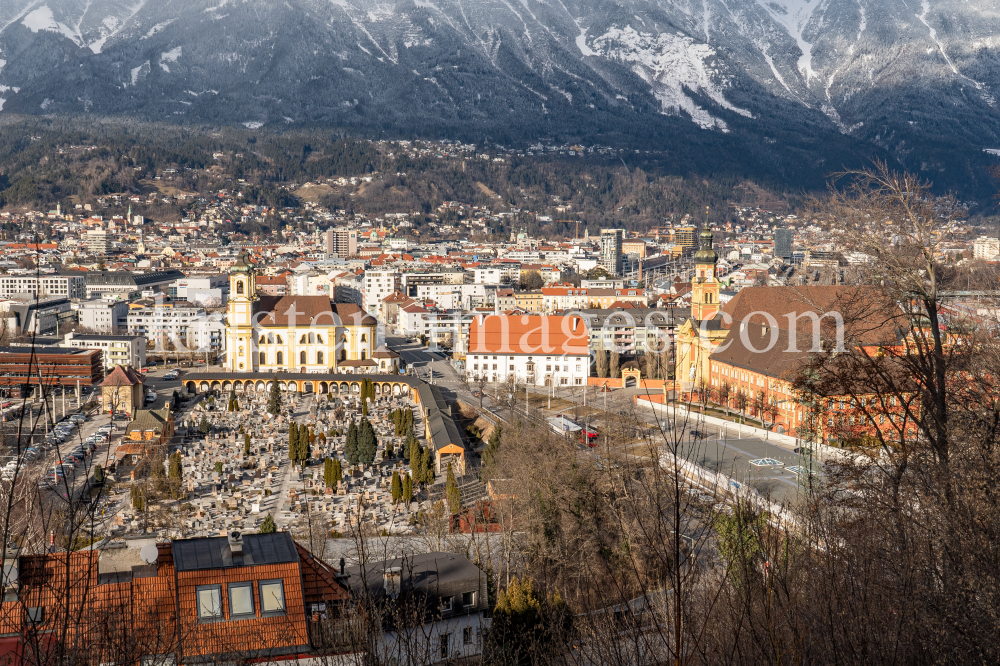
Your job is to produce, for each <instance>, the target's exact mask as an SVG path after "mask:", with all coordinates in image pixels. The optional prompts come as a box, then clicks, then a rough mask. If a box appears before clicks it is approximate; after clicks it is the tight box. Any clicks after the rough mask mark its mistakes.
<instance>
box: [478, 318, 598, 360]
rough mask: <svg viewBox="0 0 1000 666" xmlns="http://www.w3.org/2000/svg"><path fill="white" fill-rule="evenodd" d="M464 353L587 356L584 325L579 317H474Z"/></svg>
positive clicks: (587, 349)
mask: <svg viewBox="0 0 1000 666" xmlns="http://www.w3.org/2000/svg"><path fill="white" fill-rule="evenodd" d="M468 353H469V354H484V353H490V354H558V355H562V354H571V355H587V354H589V347H588V338H587V327H586V325H585V324H584V321H583V319H582V318H581V317H558V316H544V317H529V316H527V315H522V316H516V315H514V316H509V315H489V316H485V317H476V318H475V319H474V320H473V321H472V325H471V326H470V327H469V351H468Z"/></svg>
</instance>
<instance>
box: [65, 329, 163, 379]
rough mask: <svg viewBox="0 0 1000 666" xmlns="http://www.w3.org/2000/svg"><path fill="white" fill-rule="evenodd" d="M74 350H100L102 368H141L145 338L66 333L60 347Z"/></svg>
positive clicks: (143, 359)
mask: <svg viewBox="0 0 1000 666" xmlns="http://www.w3.org/2000/svg"><path fill="white" fill-rule="evenodd" d="M60 346H61V347H72V348H75V349H100V350H101V351H102V352H103V354H104V367H105V368H107V369H108V370H111V369H113V368H114V367H115V366H116V365H129V366H132V367H133V368H141V367H143V366H145V365H146V338H144V337H142V336H141V335H81V334H78V333H67V334H66V336H65V337H64V338H63V341H62V343H61V345H60Z"/></svg>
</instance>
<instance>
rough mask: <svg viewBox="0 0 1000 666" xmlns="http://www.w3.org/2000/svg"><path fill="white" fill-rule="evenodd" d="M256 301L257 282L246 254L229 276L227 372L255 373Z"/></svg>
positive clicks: (242, 255)
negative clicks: (254, 321)
mask: <svg viewBox="0 0 1000 666" xmlns="http://www.w3.org/2000/svg"><path fill="white" fill-rule="evenodd" d="M255 300H257V282H256V278H255V275H254V268H253V264H251V263H250V262H249V261H247V258H246V253H243V254H240V258H239V261H237V262H236V265H234V266H233V268H232V271H231V272H230V274H229V303H228V305H227V308H226V319H227V323H226V368H227V369H228V370H230V371H231V372H255V371H256V370H257V362H256V354H255V353H254V350H255V348H256V345H255V344H254V339H253V305H254V301H255Z"/></svg>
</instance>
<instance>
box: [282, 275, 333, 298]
mask: <svg viewBox="0 0 1000 666" xmlns="http://www.w3.org/2000/svg"><path fill="white" fill-rule="evenodd" d="M288 288H289V290H290V291H289V293H290V294H291V295H293V296H330V290H331V288H334V284H333V282H331V280H330V276H329V275H327V274H326V273H321V272H319V271H309V272H306V273H299V274H298V275H294V276H292V277H290V278H288Z"/></svg>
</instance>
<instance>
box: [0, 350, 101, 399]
mask: <svg viewBox="0 0 1000 666" xmlns="http://www.w3.org/2000/svg"><path fill="white" fill-rule="evenodd" d="M101 356H102V355H101V351H100V350H98V349H66V348H64V347H39V346H35V347H2V348H0V386H2V387H6V388H7V390H10V391H11V392H12V393H11V395H14V396H15V397H16V396H17V395H20V392H21V391H22V390H23V388H24V387H29V389H30V390H35V388H34V387H36V386H38V385H39V382H42V383H43V384H44V386H46V387H53V386H63V387H66V388H80V387H83V388H90V387H92V386H96V385H97V384H99V383H100V382H101V380H102V379H103V378H104V362H103V361H102V360H101Z"/></svg>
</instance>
